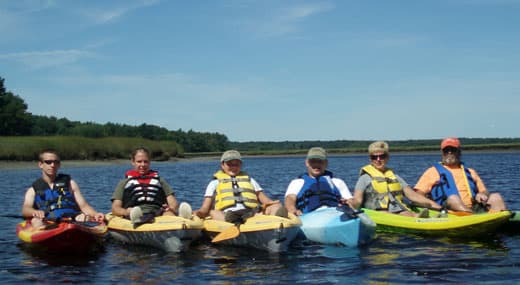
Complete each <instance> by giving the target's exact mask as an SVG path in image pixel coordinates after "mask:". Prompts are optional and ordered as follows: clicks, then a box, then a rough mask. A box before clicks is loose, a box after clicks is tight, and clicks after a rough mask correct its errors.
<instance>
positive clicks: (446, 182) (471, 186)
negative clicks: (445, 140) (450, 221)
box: [430, 163, 478, 205]
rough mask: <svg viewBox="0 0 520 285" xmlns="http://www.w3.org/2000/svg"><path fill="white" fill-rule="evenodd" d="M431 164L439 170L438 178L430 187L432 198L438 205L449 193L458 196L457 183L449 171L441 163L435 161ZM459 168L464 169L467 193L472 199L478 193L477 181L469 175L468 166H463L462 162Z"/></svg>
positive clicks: (444, 200)
mask: <svg viewBox="0 0 520 285" xmlns="http://www.w3.org/2000/svg"><path fill="white" fill-rule="evenodd" d="M433 166H435V169H436V170H437V172H439V176H440V179H439V181H437V182H436V183H435V184H434V185H433V187H432V191H431V193H430V195H431V197H432V199H433V200H435V202H437V203H438V204H439V205H442V204H443V203H445V202H446V200H447V199H448V196H450V195H458V196H459V197H460V195H459V190H458V188H457V184H455V179H453V175H452V174H451V172H450V171H449V170H448V169H447V168H446V167H444V166H443V165H442V164H441V163H435V164H434V165H433ZM460 168H462V170H463V171H464V174H465V175H464V180H465V182H466V185H467V186H468V187H467V188H468V192H469V195H470V197H471V198H472V199H473V198H474V197H475V195H477V193H478V188H477V183H476V182H475V179H473V177H472V176H471V172H470V171H469V168H466V167H464V164H463V163H460Z"/></svg>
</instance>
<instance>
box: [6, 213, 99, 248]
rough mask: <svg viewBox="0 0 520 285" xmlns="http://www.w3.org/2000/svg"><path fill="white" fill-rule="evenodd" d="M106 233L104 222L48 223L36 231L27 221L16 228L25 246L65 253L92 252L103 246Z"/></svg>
mask: <svg viewBox="0 0 520 285" xmlns="http://www.w3.org/2000/svg"><path fill="white" fill-rule="evenodd" d="M106 232H107V226H106V224H105V223H102V222H101V223H100V222H76V221H67V222H56V223H55V222H47V223H46V224H45V228H40V229H36V228H34V227H33V226H32V224H31V222H30V220H26V221H23V222H21V223H19V224H18V225H17V226H16V234H17V236H18V238H19V239H20V240H22V241H23V242H24V243H25V244H28V245H31V246H36V247H39V248H41V249H44V250H49V251H53V252H65V253H82V252H88V251H90V250H91V249H93V248H94V247H97V246H99V245H101V242H102V240H103V238H104V236H105V234H106Z"/></svg>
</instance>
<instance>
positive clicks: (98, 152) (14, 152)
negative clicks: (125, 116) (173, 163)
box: [0, 136, 184, 161]
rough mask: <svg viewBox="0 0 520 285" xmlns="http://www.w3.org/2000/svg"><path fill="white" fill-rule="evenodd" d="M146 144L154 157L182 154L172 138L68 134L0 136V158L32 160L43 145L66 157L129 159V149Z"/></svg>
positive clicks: (67, 158)
mask: <svg viewBox="0 0 520 285" xmlns="http://www.w3.org/2000/svg"><path fill="white" fill-rule="evenodd" d="M139 146H145V147H147V148H148V149H150V151H151V152H152V156H153V158H154V160H168V159H170V158H172V157H179V156H182V155H183V152H184V151H183V150H182V147H181V146H179V145H178V144H177V143H176V142H174V141H152V140H147V139H142V138H118V137H110V138H99V139H94V138H84V137H71V136H49V137H34V136H31V137H0V160H10V161H32V160H37V159H38V153H39V152H40V151H41V150H42V149H46V148H53V149H56V150H57V151H58V152H59V153H60V156H61V158H62V159H66V160H103V159H128V157H129V156H130V153H131V152H132V150H133V149H134V148H136V147H139Z"/></svg>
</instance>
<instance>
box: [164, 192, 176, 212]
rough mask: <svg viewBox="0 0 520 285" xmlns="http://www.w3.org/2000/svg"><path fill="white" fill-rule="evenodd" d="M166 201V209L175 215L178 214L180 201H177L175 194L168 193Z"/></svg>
mask: <svg viewBox="0 0 520 285" xmlns="http://www.w3.org/2000/svg"><path fill="white" fill-rule="evenodd" d="M166 203H167V204H168V209H166V211H170V212H172V213H173V214H174V215H177V213H178V210H179V203H177V199H175V196H173V195H168V197H166Z"/></svg>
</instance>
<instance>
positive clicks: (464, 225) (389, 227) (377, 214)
mask: <svg viewBox="0 0 520 285" xmlns="http://www.w3.org/2000/svg"><path fill="white" fill-rule="evenodd" d="M418 209H419V210H420V208H418ZM363 211H364V212H365V213H366V214H367V215H368V216H369V217H370V218H371V219H372V220H373V221H374V222H375V223H376V224H377V230H379V231H389V232H410V233H416V234H426V235H439V236H452V237H457V236H459V237H475V236H480V235H484V234H489V233H493V232H495V230H496V229H497V228H498V227H500V226H502V225H503V224H505V223H507V222H509V219H510V217H511V214H512V213H511V212H510V211H502V212H496V213H482V214H470V215H464V216H459V215H456V214H454V213H447V214H444V216H442V215H440V213H439V212H438V211H433V210H430V218H417V217H407V216H402V215H399V214H392V213H388V212H386V211H376V210H370V209H363Z"/></svg>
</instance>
